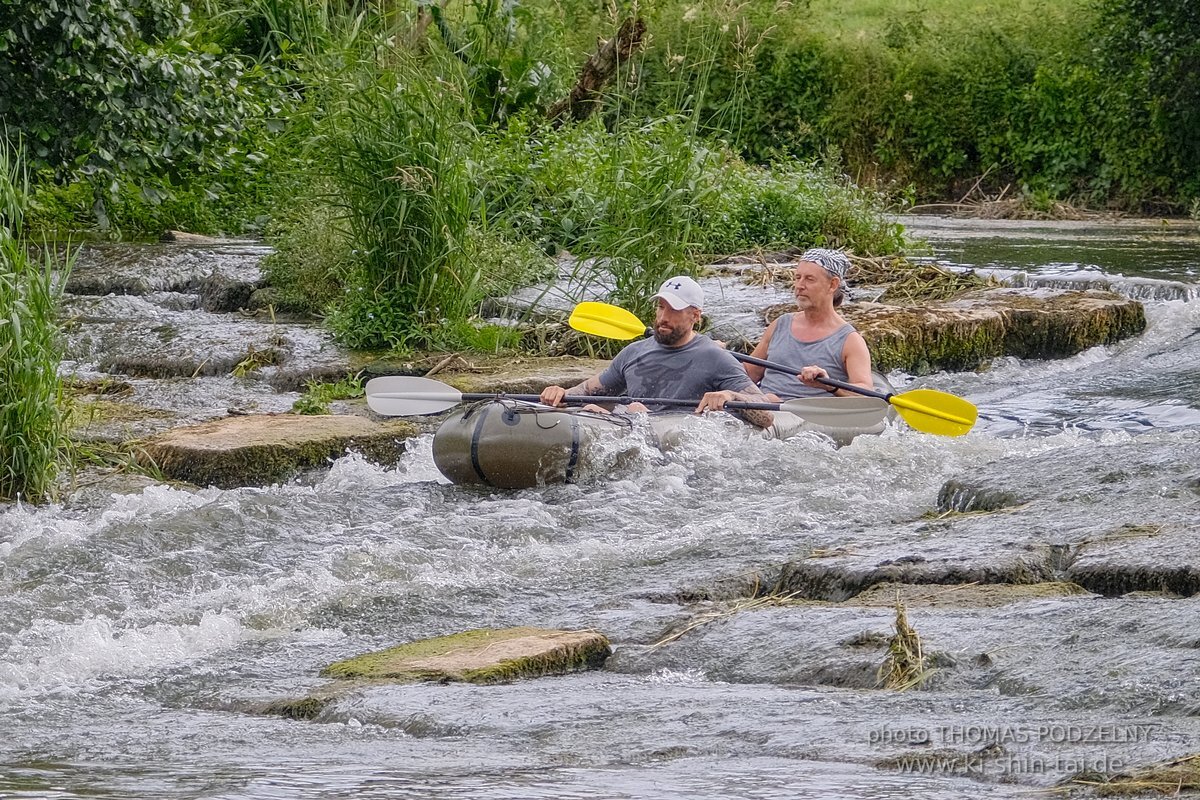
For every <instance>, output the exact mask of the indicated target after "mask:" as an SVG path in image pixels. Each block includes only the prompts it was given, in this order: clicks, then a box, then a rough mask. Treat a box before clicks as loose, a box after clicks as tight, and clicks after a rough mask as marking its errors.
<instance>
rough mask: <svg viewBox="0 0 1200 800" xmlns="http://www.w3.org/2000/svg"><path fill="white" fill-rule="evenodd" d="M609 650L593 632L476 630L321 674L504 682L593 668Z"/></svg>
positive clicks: (353, 660) (350, 661)
mask: <svg viewBox="0 0 1200 800" xmlns="http://www.w3.org/2000/svg"><path fill="white" fill-rule="evenodd" d="M610 652H611V649H610V647H609V642H608V639H607V638H606V637H605V636H604V635H603V634H601V633H597V632H595V631H558V630H545V629H542V628H528V627H521V628H504V629H499V630H496V629H478V630H471V631H464V632H462V633H456V634H451V635H449V636H439V637H437V638H434V639H423V640H421V641H417V642H410V643H408V644H402V645H399V646H398V647H393V648H390V649H388V650H380V651H378V652H374V653H367V654H365V655H361V656H356V657H354V658H350V659H347V660H345V661H338V662H336V663H334V664H330V665H329V666H328V667H326V668H325V669H323V670H322V671H321V675H322V676H323V677H327V678H339V679H343V680H389V681H398V682H416V681H465V682H467V683H481V684H487V683H502V682H506V681H513V680H518V679H521V678H536V677H541V676H544V675H564V674H567V673H570V672H578V671H580V670H586V669H595V668H597V667H599V666H601V665H603V664H604V661H605V660H606V659H607V658H608V656H609V653H610Z"/></svg>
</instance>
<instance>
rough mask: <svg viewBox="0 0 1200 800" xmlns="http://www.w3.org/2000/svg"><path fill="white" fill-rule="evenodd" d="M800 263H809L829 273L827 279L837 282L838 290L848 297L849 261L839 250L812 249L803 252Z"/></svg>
mask: <svg viewBox="0 0 1200 800" xmlns="http://www.w3.org/2000/svg"><path fill="white" fill-rule="evenodd" d="M800 260H801V261H810V262H812V263H813V264H817V265H818V266H820V267H821V269H823V270H825V271H826V272H828V273H829V277H831V278H837V279H838V280H839V284H838V286H839V288H841V290H842V291H843V292H844V293H845V295H846V297H847V299H848V298H849V297H850V283H849V281H847V280H846V273H847V272H849V271H850V259H849V258H847V257H846V254H845V253H843V252H842V251H841V250H827V249H825V248H824V247H813V248H811V249H809V250H805V251H804V254H803V255H801V256H800Z"/></svg>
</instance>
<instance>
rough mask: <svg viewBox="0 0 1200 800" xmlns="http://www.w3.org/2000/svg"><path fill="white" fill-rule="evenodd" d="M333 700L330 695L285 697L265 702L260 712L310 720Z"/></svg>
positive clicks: (318, 714) (286, 717)
mask: <svg viewBox="0 0 1200 800" xmlns="http://www.w3.org/2000/svg"><path fill="white" fill-rule="evenodd" d="M333 701H334V698H333V697H332V696H329V697H313V696H309V697H297V698H286V699H284V700H275V701H273V702H270V703H267V704H266V705H265V706H263V708H262V713H263V714H274V715H276V716H280V717H284V718H285V719H300V720H312V719H316V718H317V717H318V716H320V714H321V712H322V711H324V710H325V709H326V708H328V707H329V704H330V703H332V702H333Z"/></svg>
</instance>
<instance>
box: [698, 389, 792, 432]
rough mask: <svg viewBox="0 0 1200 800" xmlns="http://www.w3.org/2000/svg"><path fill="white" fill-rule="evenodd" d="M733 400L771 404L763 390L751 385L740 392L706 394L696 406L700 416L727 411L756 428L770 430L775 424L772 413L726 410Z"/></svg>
mask: <svg viewBox="0 0 1200 800" xmlns="http://www.w3.org/2000/svg"><path fill="white" fill-rule="evenodd" d="M731 400H732V401H734V402H740V403H765V402H769V401H768V400H767V396H766V395H764V394H763V390H762V389H760V388H758V386H756V385H755V384H753V383H751V384H750V385H749V386H747V387H746V388H744V389H741V390H739V391H733V390H729V389H726V390H725V391H721V392H708V393H706V394H705V395H704V397H702V398H700V405H698V406H696V413H697V414H699V413H700V412H702V411H726V412H727V413H729V414H733V415H734V416H736V417H738V418H739V419H742V420H744V421H745V422H748V423H750V424H751V425H753V426H755V427H756V428H769V427H771V424H772V423H774V422H775V415H774V414H772V413H771V412H770V411H762V410H760V409H756V408H754V409H752V408H737V409H734V408H730V409H726V408H725V404H726V403H728V402H729V401H731Z"/></svg>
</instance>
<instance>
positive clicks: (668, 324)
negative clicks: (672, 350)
mask: <svg viewBox="0 0 1200 800" xmlns="http://www.w3.org/2000/svg"><path fill="white" fill-rule="evenodd" d="M699 319H700V309H698V308H692V307H690V306H689V307H688V308H685V309H682V310H680V311H676V310H675V309H673V308H671V306H670V305H669V304H667V302H666V301H664V300H659V301H658V311H657V312H656V313H655V315H654V341H656V342H658V343H659V344H661V345H662V346H663V347H677V346H679V345H681V344H685V343H686V342H687V340H688V339H689V338H690V337H691V334H692V329H693V328H695V327H696V323H697V322H698V321H699Z"/></svg>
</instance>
